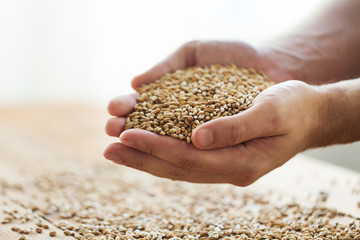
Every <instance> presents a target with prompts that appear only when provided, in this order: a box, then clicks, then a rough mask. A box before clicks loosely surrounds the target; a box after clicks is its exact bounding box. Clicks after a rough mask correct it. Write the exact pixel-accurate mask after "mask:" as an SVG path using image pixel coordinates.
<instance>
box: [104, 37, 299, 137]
mask: <svg viewBox="0 0 360 240" xmlns="http://www.w3.org/2000/svg"><path fill="white" fill-rule="evenodd" d="M272 59H273V58H272V56H270V54H269V51H267V50H266V49H261V48H255V47H253V46H251V45H249V44H247V43H245V42H239V41H238V42H226V41H192V42H188V43H186V44H184V45H183V46H181V47H180V48H179V49H177V50H176V51H175V52H174V53H172V54H171V55H170V56H169V57H167V58H166V59H165V60H164V61H162V62H160V63H159V64H157V65H155V66H154V67H153V68H151V69H150V70H148V71H147V72H145V73H143V74H141V75H139V76H137V77H135V78H134V79H133V81H132V86H133V88H134V89H135V90H136V89H137V88H138V87H139V86H141V85H142V84H146V83H151V82H153V81H155V80H157V79H159V78H160V77H161V76H163V75H164V74H165V73H169V72H173V71H175V70H177V69H182V68H186V67H190V66H205V65H209V64H236V65H237V66H239V67H245V68H247V67H252V68H255V69H258V70H261V71H263V72H265V73H266V74H267V75H268V77H269V78H270V80H272V81H274V82H282V81H285V80H289V79H291V78H292V77H291V76H290V75H289V74H288V73H287V72H286V71H285V70H283V69H281V68H280V67H279V66H278V65H277V64H276V63H275V62H274V61H273V60H272ZM137 96H138V95H137V94H136V93H135V94H131V95H127V96H120V97H116V98H114V99H113V100H112V101H111V102H110V103H109V106H108V111H109V113H110V114H111V115H113V116H115V118H112V119H110V120H109V121H108V123H107V124H106V132H107V133H108V134H109V135H110V136H114V137H119V136H120V133H121V132H122V131H123V130H124V123H125V120H126V119H125V117H126V115H127V114H128V113H130V112H131V111H132V110H133V106H134V105H135V103H136V97H137Z"/></svg>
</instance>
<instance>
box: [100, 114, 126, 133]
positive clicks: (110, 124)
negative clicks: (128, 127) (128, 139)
mask: <svg viewBox="0 0 360 240" xmlns="http://www.w3.org/2000/svg"><path fill="white" fill-rule="evenodd" d="M125 124H126V118H123V117H119V118H110V119H109V120H108V121H107V122H106V125H105V132H106V134H107V135H109V136H111V137H119V136H120V134H121V133H122V132H123V131H124V129H125Z"/></svg>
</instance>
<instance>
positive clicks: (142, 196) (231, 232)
mask: <svg viewBox="0 0 360 240" xmlns="http://www.w3.org/2000/svg"><path fill="white" fill-rule="evenodd" d="M94 176H96V177H94ZM139 176H141V177H139ZM26 184H27V185H26V187H25V188H24V189H29V190H24V191H27V192H24V193H25V194H26V195H28V194H29V193H32V192H33V191H35V192H37V193H38V194H37V197H38V199H39V201H40V202H41V204H39V208H38V210H37V211H32V210H31V209H32V208H29V205H30V204H29V205H28V204H27V202H26V201H25V198H24V202H22V206H24V208H26V209H29V211H23V212H15V210H11V209H10V210H6V211H4V212H2V214H1V217H3V218H6V219H10V220H11V222H12V223H11V224H14V225H11V226H9V227H8V225H5V226H4V227H8V228H9V230H10V228H13V229H14V230H15V231H14V232H12V234H16V235H17V234H19V231H20V230H22V231H25V230H26V231H30V230H31V231H32V233H33V232H34V231H35V232H37V229H36V228H37V227H38V228H41V229H42V230H43V231H42V232H45V230H44V226H47V227H48V228H51V227H52V225H54V226H55V227H57V229H56V231H54V228H52V229H51V230H49V231H51V232H50V233H48V231H46V234H47V235H48V236H51V235H50V234H55V235H56V237H58V238H62V237H64V238H66V236H69V237H70V236H72V237H70V238H72V239H83V240H85V239H87V240H91V239H93V240H94V239H96V240H119V239H146V240H151V239H158V240H160V239H164V240H165V239H171V240H179V239H188V240H195V239H197V240H198V239H204V240H205V239H207V240H209V239H212V240H216V239H219V240H224V239H225V240H229V239H248V240H250V239H305V240H306V239H308V240H310V239H330V240H331V239H355V240H360V219H359V218H358V217H359V216H351V215H349V214H345V213H343V212H339V211H337V210H334V209H331V208H328V207H327V202H328V201H329V200H331V199H330V198H331V195H329V199H328V200H326V201H322V200H321V198H322V196H323V195H324V191H319V193H318V197H316V196H314V198H313V199H308V198H307V197H305V198H301V199H299V198H293V197H292V196H288V195H287V193H285V192H284V193H280V192H276V191H270V192H269V191H268V190H266V191H264V192H261V189H257V191H256V192H255V191H251V189H247V190H244V189H241V188H237V187H235V186H226V185H220V184H219V185H206V184H202V185H196V184H189V183H181V182H171V181H164V180H161V179H154V178H151V177H147V175H137V174H134V173H133V172H131V171H129V172H127V171H124V172H121V174H119V169H116V168H113V167H112V166H103V165H95V166H91V167H82V168H75V167H74V168H73V167H70V168H69V170H66V171H65V170H60V169H59V170H56V169H54V170H49V171H47V172H46V173H43V174H41V175H39V176H36V177H34V179H33V180H29V181H27V182H26ZM44 186H46V187H44ZM319 199H320V200H319ZM49 213H50V214H49ZM21 219H29V221H30V223H34V226H36V227H35V228H32V227H30V228H28V227H25V226H29V225H27V224H23V223H21V221H22V220H21ZM48 221H50V222H51V223H52V225H50V224H49V225H50V226H49V225H48V224H46V223H48ZM32 233H30V235H28V238H29V239H33V238H34V239H35V238H36V237H37V238H39V237H43V238H46V236H34V235H33V234H32ZM19 237H20V235H19ZM52 237H53V236H52ZM49 238H50V237H49ZM70 238H69V239H70ZM23 239H25V237H24V238H23Z"/></svg>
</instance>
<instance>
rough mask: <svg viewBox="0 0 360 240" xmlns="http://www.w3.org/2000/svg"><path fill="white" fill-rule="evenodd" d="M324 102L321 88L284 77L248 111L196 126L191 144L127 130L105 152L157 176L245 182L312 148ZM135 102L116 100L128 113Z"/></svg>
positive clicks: (218, 181) (238, 183) (140, 131)
mask: <svg viewBox="0 0 360 240" xmlns="http://www.w3.org/2000/svg"><path fill="white" fill-rule="evenodd" d="M322 101H323V97H322V94H321V91H320V90H319V87H314V86H310V85H307V84H306V83H304V82H300V81H287V82H284V83H280V84H277V85H275V86H272V87H270V88H268V89H266V90H265V91H263V92H262V93H260V94H259V95H258V97H256V98H255V100H254V105H253V106H252V107H251V108H250V109H248V110H246V111H244V112H241V113H239V114H237V115H234V116H231V117H224V118H219V119H215V120H213V121H210V122H207V123H205V124H203V125H201V126H200V127H198V128H197V129H196V130H195V132H194V135H193V137H192V140H193V143H194V145H193V144H187V143H185V142H184V141H181V140H178V139H174V138H171V137H167V136H159V135H157V134H154V133H151V132H147V131H143V130H137V129H131V130H127V131H124V132H123V133H122V134H121V136H120V142H121V143H114V144H112V145H110V146H109V147H108V148H107V149H106V150H105V153H104V155H105V157H106V158H107V159H109V160H112V161H114V162H116V163H119V164H123V165H126V166H129V167H132V168H135V169H139V170H142V171H146V172H149V173H151V174H153V175H156V176H159V177H165V178H170V179H174V180H184V181H190V182H197V183H231V184H235V185H239V186H247V185H249V184H251V183H253V182H254V181H256V180H257V179H258V178H260V177H261V176H263V175H265V174H266V173H268V172H269V171H271V170H273V169H274V168H277V167H279V166H281V165H282V164H284V163H285V162H286V161H288V160H289V159H290V158H291V157H293V156H294V155H295V154H297V153H298V152H300V151H303V150H304V149H307V148H309V147H311V146H312V144H313V141H314V140H315V139H316V138H315V137H314V136H316V135H315V134H314V133H315V132H316V130H317V129H318V128H319V127H320V124H319V117H318V113H319V112H320V106H321V105H323V102H322ZM134 102H135V97H134V96H133V97H131V98H130V97H128V98H123V99H119V103H121V104H120V105H119V106H122V108H120V109H119V113H120V114H126V112H128V111H130V107H131V103H134ZM109 125H110V126H114V124H109ZM110 129H111V127H110V128H109V129H108V133H110V132H111V131H109V130H110ZM118 129H123V126H122V127H121V126H120V125H118V127H117V128H116V131H118V132H116V135H117V134H118V133H120V132H121V130H118ZM111 133H114V134H115V131H114V132H111ZM206 134H210V135H212V137H209V138H210V139H213V141H212V142H211V143H210V144H209V143H206V141H204V140H202V137H204V136H205V135H206ZM199 148H201V149H199Z"/></svg>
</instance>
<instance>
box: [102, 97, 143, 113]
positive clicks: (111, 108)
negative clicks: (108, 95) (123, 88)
mask: <svg viewBox="0 0 360 240" xmlns="http://www.w3.org/2000/svg"><path fill="white" fill-rule="evenodd" d="M138 97H139V93H133V94H129V95H124V96H119V97H116V98H114V99H112V100H111V101H110V103H109V105H108V112H109V113H110V115H112V116H118V117H122V116H126V115H127V114H129V113H130V112H132V111H133V108H134V105H135V104H136V98H138Z"/></svg>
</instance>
